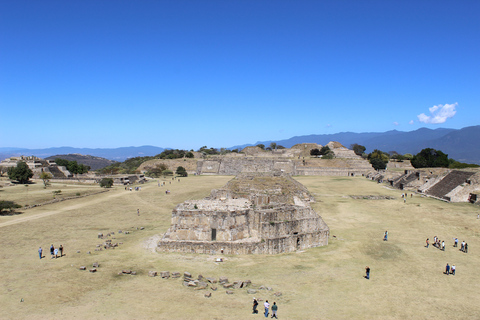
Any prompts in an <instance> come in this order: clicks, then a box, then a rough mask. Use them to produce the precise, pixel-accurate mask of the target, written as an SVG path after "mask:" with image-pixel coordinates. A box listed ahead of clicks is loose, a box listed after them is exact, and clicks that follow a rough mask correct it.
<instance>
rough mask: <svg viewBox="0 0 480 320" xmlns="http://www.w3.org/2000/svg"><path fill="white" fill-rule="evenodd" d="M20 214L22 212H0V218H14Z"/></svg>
mask: <svg viewBox="0 0 480 320" xmlns="http://www.w3.org/2000/svg"><path fill="white" fill-rule="evenodd" d="M22 213H23V212H22V211H0V216H16V215H19V214H22Z"/></svg>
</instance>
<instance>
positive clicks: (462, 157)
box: [0, 125, 480, 164]
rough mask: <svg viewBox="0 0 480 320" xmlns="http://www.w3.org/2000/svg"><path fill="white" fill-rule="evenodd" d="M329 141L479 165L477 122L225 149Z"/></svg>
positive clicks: (136, 150)
mask: <svg viewBox="0 0 480 320" xmlns="http://www.w3.org/2000/svg"><path fill="white" fill-rule="evenodd" d="M330 141H338V142H340V143H341V144H343V145H344V146H346V147H350V145H351V144H354V143H358V144H360V145H363V146H365V147H366V148H367V149H366V152H367V153H369V152H372V151H373V150H374V149H379V150H382V151H385V152H389V151H396V152H398V153H400V154H405V153H411V154H417V153H418V152H420V151H421V150H422V149H425V148H434V149H437V150H441V151H443V152H444V153H446V154H448V155H449V157H450V158H452V159H455V160H457V161H460V162H467V163H475V164H480V125H477V126H469V127H464V128H461V129H448V128H437V129H428V128H419V129H417V130H413V131H398V130H390V131H385V132H361V133H355V132H350V131H346V132H339V133H333V134H309V135H303V136H294V137H291V138H288V139H283V140H269V141H257V142H256V143H254V144H243V145H237V146H233V147H230V148H228V149H230V150H232V149H239V150H241V149H243V148H245V147H248V146H255V145H257V144H264V145H265V146H268V145H270V143H272V142H275V143H276V144H278V145H282V146H284V147H286V148H290V147H292V146H294V145H295V144H299V143H318V144H321V145H326V144H327V143H328V142H330ZM165 149H170V148H162V147H155V146H140V147H120V148H73V147H56V148H55V147H52V148H46V149H22V148H14V147H12V148H6V147H2V148H0V160H2V159H5V158H8V157H11V156H19V155H35V156H37V157H41V158H46V157H49V156H53V155H56V154H73V153H79V154H85V155H87V154H88V155H91V156H96V157H102V158H106V159H109V160H114V161H125V160H126V159H128V158H133V157H141V156H155V155H157V154H159V153H161V152H162V151H163V150H165Z"/></svg>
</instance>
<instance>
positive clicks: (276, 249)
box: [156, 230, 329, 254]
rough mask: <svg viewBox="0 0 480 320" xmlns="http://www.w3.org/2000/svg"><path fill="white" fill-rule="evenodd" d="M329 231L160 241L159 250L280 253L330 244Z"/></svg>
mask: <svg viewBox="0 0 480 320" xmlns="http://www.w3.org/2000/svg"><path fill="white" fill-rule="evenodd" d="M328 236H329V231H328V230H323V231H318V232H315V233H309V234H301V235H291V236H288V237H282V238H274V239H261V240H260V241H256V242H252V241H242V242H232V241H228V242H220V241H165V240H162V241H160V242H159V243H158V246H157V248H156V250H157V251H158V252H184V253H204V254H219V253H221V252H223V253H224V254H278V253H285V252H293V251H296V250H302V249H307V248H311V247H319V246H325V245H327V244H328Z"/></svg>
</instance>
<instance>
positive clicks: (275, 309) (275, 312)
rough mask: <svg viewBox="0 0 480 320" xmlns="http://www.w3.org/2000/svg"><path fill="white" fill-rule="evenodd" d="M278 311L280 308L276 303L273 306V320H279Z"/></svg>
mask: <svg viewBox="0 0 480 320" xmlns="http://www.w3.org/2000/svg"><path fill="white" fill-rule="evenodd" d="M277 310H278V306H277V303H276V302H275V301H274V302H273V306H272V319H273V318H275V319H278V318H277Z"/></svg>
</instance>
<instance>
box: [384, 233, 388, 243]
mask: <svg viewBox="0 0 480 320" xmlns="http://www.w3.org/2000/svg"><path fill="white" fill-rule="evenodd" d="M383 241H388V231H385V234H384V235H383Z"/></svg>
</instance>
